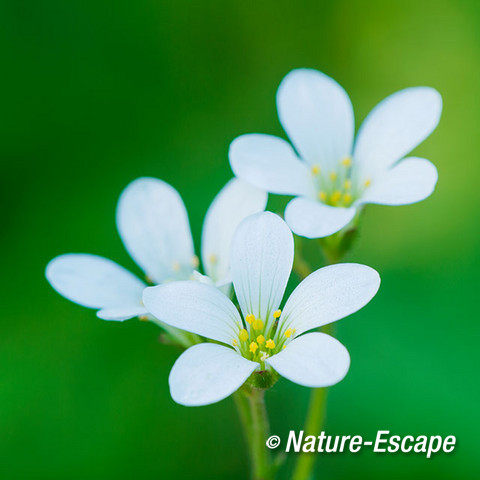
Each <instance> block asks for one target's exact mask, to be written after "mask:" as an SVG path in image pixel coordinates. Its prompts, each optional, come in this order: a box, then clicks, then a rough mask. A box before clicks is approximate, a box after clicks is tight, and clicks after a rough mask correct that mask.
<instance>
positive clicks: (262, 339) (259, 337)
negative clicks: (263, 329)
mask: <svg viewBox="0 0 480 480" xmlns="http://www.w3.org/2000/svg"><path fill="white" fill-rule="evenodd" d="M257 343H258V344H259V345H263V344H264V343H265V337H264V336H263V335H259V336H258V337H257Z"/></svg>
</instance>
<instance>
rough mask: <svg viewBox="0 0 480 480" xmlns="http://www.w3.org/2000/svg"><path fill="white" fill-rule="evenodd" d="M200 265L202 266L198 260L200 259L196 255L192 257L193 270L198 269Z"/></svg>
mask: <svg viewBox="0 0 480 480" xmlns="http://www.w3.org/2000/svg"><path fill="white" fill-rule="evenodd" d="M199 265H200V260H199V259H198V257H197V256H196V255H194V256H193V257H192V267H193V268H198V266H199Z"/></svg>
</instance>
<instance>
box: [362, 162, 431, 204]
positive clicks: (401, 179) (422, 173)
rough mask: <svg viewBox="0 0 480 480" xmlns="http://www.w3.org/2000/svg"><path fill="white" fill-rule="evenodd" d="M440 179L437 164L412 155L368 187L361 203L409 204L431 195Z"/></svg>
mask: <svg viewBox="0 0 480 480" xmlns="http://www.w3.org/2000/svg"><path fill="white" fill-rule="evenodd" d="M437 180H438V173H437V169H436V168H435V165H433V164H432V163H431V162H429V161H428V160H425V159H423V158H415V157H410V158H406V159H405V160H402V161H401V162H400V163H399V164H398V165H395V166H394V167H393V168H392V169H390V170H389V171H388V172H387V173H386V174H385V175H383V176H381V177H379V178H378V179H377V180H376V181H375V182H374V183H373V185H372V186H371V187H370V188H368V189H367V190H366V191H365V193H364V195H363V197H362V199H361V203H379V204H383V205H407V204H409V203H415V202H419V201H420V200H424V199H425V198H427V197H429V196H430V195H431V194H432V193H433V190H434V189H435V185H436V183H437Z"/></svg>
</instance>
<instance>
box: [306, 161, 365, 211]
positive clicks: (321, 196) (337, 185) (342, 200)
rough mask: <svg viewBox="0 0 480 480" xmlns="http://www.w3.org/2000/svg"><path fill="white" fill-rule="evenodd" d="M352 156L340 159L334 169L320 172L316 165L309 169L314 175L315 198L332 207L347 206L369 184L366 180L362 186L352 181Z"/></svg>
mask: <svg viewBox="0 0 480 480" xmlns="http://www.w3.org/2000/svg"><path fill="white" fill-rule="evenodd" d="M352 165H353V160H352V157H345V158H342V159H341V160H340V162H339V163H338V167H337V169H336V170H332V171H330V172H322V171H321V169H320V167H319V166H318V165H314V166H313V167H312V169H311V172H312V176H313V177H314V182H315V187H316V192H317V200H319V201H320V202H322V203H324V204H325V205H330V206H332V207H344V208H347V207H349V206H350V205H352V203H353V202H354V201H355V200H356V199H357V198H358V197H359V196H360V194H361V191H363V189H365V188H367V187H368V186H369V185H370V183H371V182H370V180H367V181H366V182H365V183H364V185H363V186H362V188H358V187H357V186H356V185H355V184H354V182H352Z"/></svg>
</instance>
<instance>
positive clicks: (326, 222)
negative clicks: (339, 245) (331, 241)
mask: <svg viewBox="0 0 480 480" xmlns="http://www.w3.org/2000/svg"><path fill="white" fill-rule="evenodd" d="M355 213H356V209H355V208H353V207H351V208H340V207H331V206H330V205H325V204H323V203H320V202H316V201H315V200H311V199H310V198H306V197H298V198H294V199H293V200H291V201H290V202H289V204H288V205H287V208H286V209H285V220H286V222H287V223H288V226H289V227H290V228H291V229H292V231H293V232H294V233H296V234H297V235H301V236H302V237H307V238H321V237H328V236H329V235H332V234H334V233H335V232H338V231H339V230H341V229H342V228H343V227H346V226H347V225H348V224H349V223H350V222H351V221H352V220H353V217H354V216H355Z"/></svg>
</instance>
